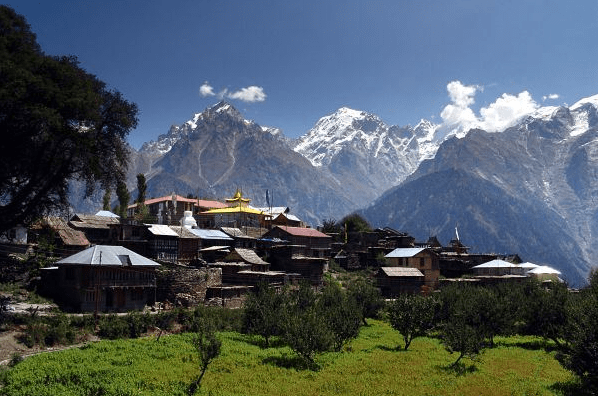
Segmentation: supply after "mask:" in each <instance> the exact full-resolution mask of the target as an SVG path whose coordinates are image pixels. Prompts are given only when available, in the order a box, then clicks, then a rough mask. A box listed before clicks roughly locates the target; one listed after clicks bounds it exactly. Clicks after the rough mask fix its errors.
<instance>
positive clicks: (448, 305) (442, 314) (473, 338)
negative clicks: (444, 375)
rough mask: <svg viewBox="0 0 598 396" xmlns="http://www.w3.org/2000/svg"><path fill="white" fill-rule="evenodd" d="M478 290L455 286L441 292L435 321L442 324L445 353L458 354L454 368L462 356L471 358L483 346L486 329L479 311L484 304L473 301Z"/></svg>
mask: <svg viewBox="0 0 598 396" xmlns="http://www.w3.org/2000/svg"><path fill="white" fill-rule="evenodd" d="M479 290H480V289H479V288H478V287H473V286H461V285H456V286H453V287H447V288H445V289H443V290H442V293H440V296H441V305H440V307H439V310H438V313H437V319H438V320H441V321H442V322H441V324H440V326H439V329H440V338H441V340H442V343H443V344H444V347H445V349H446V350H447V351H449V352H450V353H454V352H457V353H458V354H459V357H458V358H457V360H456V361H455V362H454V363H453V366H457V365H458V364H459V361H460V360H461V359H462V358H463V357H465V356H469V357H471V358H474V357H475V356H477V355H478V354H479V353H480V352H481V351H482V350H483V349H484V348H485V347H486V341H487V339H488V329H487V328H486V327H484V323H483V319H482V316H481V312H480V307H482V306H483V304H480V300H477V299H476V295H477V294H478V293H479ZM482 300H483V299H482Z"/></svg>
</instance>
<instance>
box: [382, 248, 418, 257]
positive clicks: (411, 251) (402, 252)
mask: <svg viewBox="0 0 598 396" xmlns="http://www.w3.org/2000/svg"><path fill="white" fill-rule="evenodd" d="M423 250H426V248H397V249H395V250H393V251H392V252H390V253H388V254H387V255H386V256H384V257H386V258H395V257H399V258H402V257H405V258H406V257H413V256H415V255H417V254H419V253H420V252H421V251H423Z"/></svg>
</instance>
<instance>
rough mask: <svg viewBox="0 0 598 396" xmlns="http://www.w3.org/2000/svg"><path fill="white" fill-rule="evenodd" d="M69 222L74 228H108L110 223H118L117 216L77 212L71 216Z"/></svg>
mask: <svg viewBox="0 0 598 396" xmlns="http://www.w3.org/2000/svg"><path fill="white" fill-rule="evenodd" d="M70 223H71V224H72V225H73V227H75V228H98V229H104V230H108V229H110V224H120V219H119V218H118V217H107V216H98V215H88V214H79V213H77V214H76V215H74V216H73V217H72V218H71V221H70Z"/></svg>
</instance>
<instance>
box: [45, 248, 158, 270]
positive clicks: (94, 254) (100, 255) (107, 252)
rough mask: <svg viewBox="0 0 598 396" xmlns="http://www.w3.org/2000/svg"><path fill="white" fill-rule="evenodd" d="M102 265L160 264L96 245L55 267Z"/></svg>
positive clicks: (121, 250)
mask: <svg viewBox="0 0 598 396" xmlns="http://www.w3.org/2000/svg"><path fill="white" fill-rule="evenodd" d="M74 264H77V265H102V266H133V267H159V266H160V264H158V263H156V262H155V261H152V260H150V259H148V258H146V257H143V256H142V255H140V254H137V253H135V252H134V251H132V250H129V249H127V248H125V247H123V246H110V245H96V246H92V247H90V248H88V249H85V250H83V251H81V252H79V253H76V254H73V255H72V256H69V257H67V258H64V259H62V260H60V261H58V262H57V263H56V265H74Z"/></svg>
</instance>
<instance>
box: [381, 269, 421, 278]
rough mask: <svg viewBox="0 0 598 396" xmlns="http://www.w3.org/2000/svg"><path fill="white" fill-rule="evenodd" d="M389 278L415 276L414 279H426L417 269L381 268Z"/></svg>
mask: <svg viewBox="0 0 598 396" xmlns="http://www.w3.org/2000/svg"><path fill="white" fill-rule="evenodd" d="M380 269H381V270H382V271H383V272H384V273H385V274H386V275H387V276H413V277H422V278H423V277H424V274H422V273H421V271H420V270H418V269H417V268H407V267H381V268H380Z"/></svg>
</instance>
